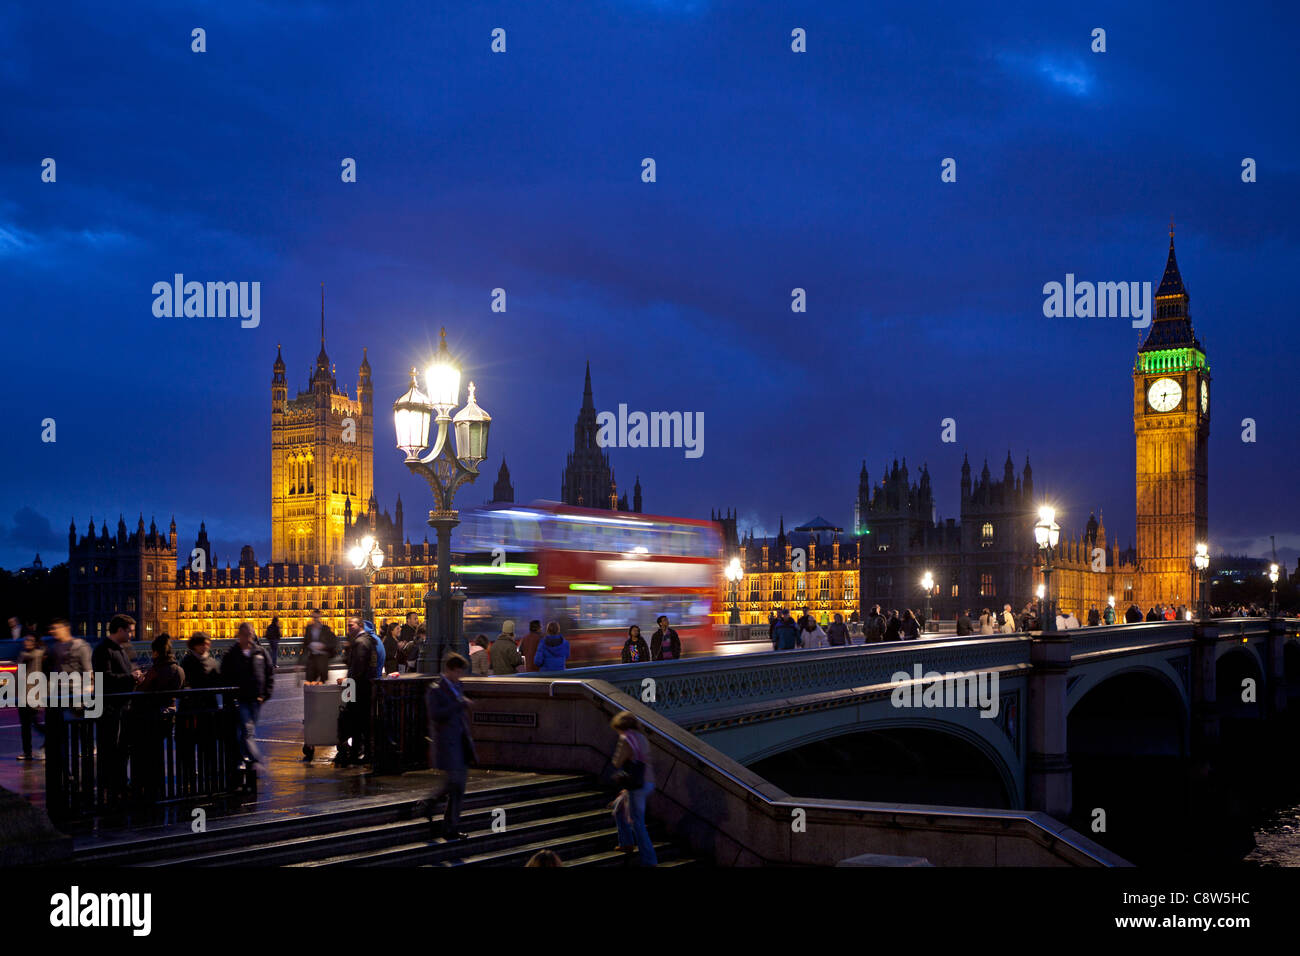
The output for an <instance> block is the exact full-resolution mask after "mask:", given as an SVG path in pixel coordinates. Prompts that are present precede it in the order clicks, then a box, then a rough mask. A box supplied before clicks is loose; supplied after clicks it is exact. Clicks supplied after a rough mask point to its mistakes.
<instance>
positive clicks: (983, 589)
mask: <svg viewBox="0 0 1300 956" xmlns="http://www.w3.org/2000/svg"><path fill="white" fill-rule="evenodd" d="M996 593H997V592H996V591H994V590H993V575H992V574H981V575H980V597H990V596H991V595H993V594H996Z"/></svg>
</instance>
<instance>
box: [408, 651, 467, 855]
mask: <svg viewBox="0 0 1300 956" xmlns="http://www.w3.org/2000/svg"><path fill="white" fill-rule="evenodd" d="M468 666H469V662H468V661H466V660H465V658H463V657H461V656H460V655H459V654H448V655H447V657H446V659H445V660H444V661H443V664H442V680H440V681H439V682H438V683H437V684H435V685H433V686H432V687H430V688H429V689H428V691H427V692H426V693H425V696H424V703H425V709H426V710H427V711H428V714H429V745H430V754H429V756H430V762H431V763H432V764H433V767H434V769H435V770H437V771H438V778H439V779H438V782H437V783H436V784H435V785H434V787H433V790H432V791H430V793H429V795H428V796H427V797H426V798H425V799H423V800H421V801H420V802H419V803H417V804H416V812H417V813H419V814H420V815H422V816H425V817H427V818H428V820H429V829H430V831H431V833H432V832H433V831H434V824H433V814H434V811H435V810H436V809H437V806H438V801H439V800H441V799H442V798H443V797H444V796H446V798H447V809H446V812H445V813H444V814H443V817H442V829H441V835H442V837H443V838H444V839H447V840H464V839H465V838H466V837H467V836H468V834H465V833H462V832H461V831H460V807H461V802H462V801H463V800H464V798H465V784H466V782H467V781H468V780H469V768H470V766H472V765H473V764H476V763H477V762H478V754H477V753H476V752H475V750H474V739H473V738H472V737H471V736H470V733H469V717H468V715H469V711H470V709H471V708H472V707H473V706H474V703H473V701H471V700H470V699H469V698H468V697H466V696H465V695H464V694H463V693H462V692H461V689H460V679H461V678H462V677H463V676H465V669H466V668H467V667H468Z"/></svg>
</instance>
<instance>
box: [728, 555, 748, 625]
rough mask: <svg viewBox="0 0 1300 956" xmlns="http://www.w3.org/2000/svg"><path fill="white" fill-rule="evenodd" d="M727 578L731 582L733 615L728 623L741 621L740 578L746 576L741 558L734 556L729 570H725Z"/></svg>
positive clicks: (729, 563) (729, 564)
mask: <svg viewBox="0 0 1300 956" xmlns="http://www.w3.org/2000/svg"><path fill="white" fill-rule="evenodd" d="M724 573H725V574H726V575H727V580H728V581H730V582H731V616H730V617H729V618H728V623H730V624H739V623H740V607H739V605H738V603H737V602H738V601H739V598H740V580H741V578H743V577H744V576H745V569H744V568H743V567H741V566H740V558H732V559H731V561H730V562H728V564H727V570H726V571H725V572H724Z"/></svg>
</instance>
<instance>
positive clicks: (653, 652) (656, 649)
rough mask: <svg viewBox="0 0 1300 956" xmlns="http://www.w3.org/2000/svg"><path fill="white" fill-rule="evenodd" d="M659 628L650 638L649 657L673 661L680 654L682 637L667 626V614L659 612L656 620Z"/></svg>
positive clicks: (656, 659) (655, 659) (654, 659)
mask: <svg viewBox="0 0 1300 956" xmlns="http://www.w3.org/2000/svg"><path fill="white" fill-rule="evenodd" d="M657 623H658V624H659V630H657V631H655V633H654V636H653V637H652V638H650V659H651V660H653V661H675V660H677V659H678V658H680V657H681V656H682V639H681V638H680V637H678V636H677V632H676V631H674V630H673V629H672V628H671V627H669V626H668V616H667V615H666V614H660V615H659V617H658V620H657Z"/></svg>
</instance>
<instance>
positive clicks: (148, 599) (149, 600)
mask: <svg viewBox="0 0 1300 956" xmlns="http://www.w3.org/2000/svg"><path fill="white" fill-rule="evenodd" d="M144 613H146V614H152V613H153V597H152V596H150V595H148V594H146V595H145V598H144Z"/></svg>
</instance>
